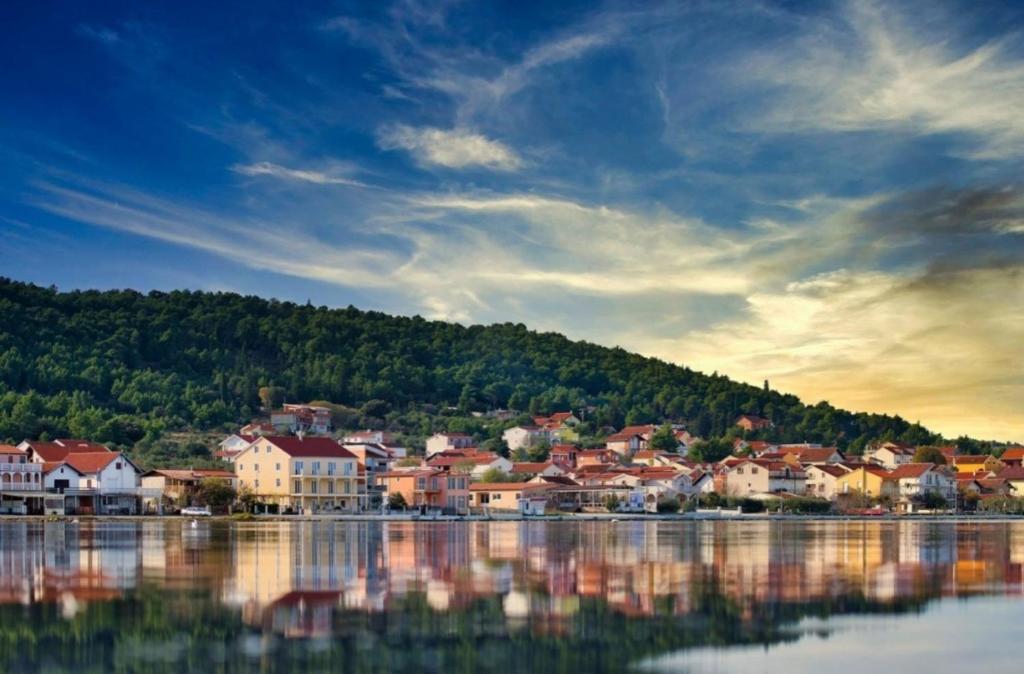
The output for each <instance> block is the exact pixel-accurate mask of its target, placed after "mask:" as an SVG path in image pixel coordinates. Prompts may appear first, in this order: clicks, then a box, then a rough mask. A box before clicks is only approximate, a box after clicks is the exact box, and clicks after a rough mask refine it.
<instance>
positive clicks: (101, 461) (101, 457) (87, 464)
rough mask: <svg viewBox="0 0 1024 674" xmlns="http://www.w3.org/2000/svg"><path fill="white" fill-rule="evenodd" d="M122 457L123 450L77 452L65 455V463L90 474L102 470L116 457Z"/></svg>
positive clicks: (85, 473) (84, 473)
mask: <svg viewBox="0 0 1024 674" xmlns="http://www.w3.org/2000/svg"><path fill="white" fill-rule="evenodd" d="M120 458H121V452H75V453H72V454H68V455H67V456H66V457H64V463H66V464H68V465H69V466H71V467H72V468H74V469H75V470H77V471H78V472H79V473H82V474H83V475H88V474H89V473H98V472H100V471H101V470H103V469H104V468H106V467H107V466H109V465H110V464H111V463H112V462H113V461H114V460H115V459H120Z"/></svg>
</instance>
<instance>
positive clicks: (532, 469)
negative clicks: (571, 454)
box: [509, 461, 567, 478]
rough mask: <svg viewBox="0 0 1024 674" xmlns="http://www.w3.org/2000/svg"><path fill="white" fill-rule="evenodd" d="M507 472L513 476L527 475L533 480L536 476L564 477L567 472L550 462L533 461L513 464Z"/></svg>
mask: <svg viewBox="0 0 1024 674" xmlns="http://www.w3.org/2000/svg"><path fill="white" fill-rule="evenodd" d="M509 472H510V473H512V474H514V475H528V476H529V477H530V478H533V477H536V476H538V475H540V476H543V477H550V476H555V475H565V473H566V472H567V471H566V470H565V469H564V468H562V467H561V466H559V465H558V464H556V463H554V462H552V461H533V462H520V463H513V464H512V467H511V468H510V469H509Z"/></svg>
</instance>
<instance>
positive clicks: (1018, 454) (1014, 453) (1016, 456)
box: [1000, 447, 1024, 461]
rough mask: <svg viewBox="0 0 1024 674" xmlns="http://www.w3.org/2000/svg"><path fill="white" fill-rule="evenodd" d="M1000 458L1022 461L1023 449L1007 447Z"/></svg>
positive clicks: (1023, 458) (1023, 459) (1023, 456)
mask: <svg viewBox="0 0 1024 674" xmlns="http://www.w3.org/2000/svg"><path fill="white" fill-rule="evenodd" d="M1000 458H1002V459H1003V460H1010V461H1024V447H1007V448H1006V451H1005V452H1003V455H1002V456H1001V457H1000Z"/></svg>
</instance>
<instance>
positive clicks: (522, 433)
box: [501, 426, 552, 452]
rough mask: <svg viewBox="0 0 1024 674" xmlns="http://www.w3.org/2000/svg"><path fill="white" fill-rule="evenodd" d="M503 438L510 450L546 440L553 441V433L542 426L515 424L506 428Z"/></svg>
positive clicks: (533, 445) (524, 447)
mask: <svg viewBox="0 0 1024 674" xmlns="http://www.w3.org/2000/svg"><path fill="white" fill-rule="evenodd" d="M501 439H502V440H504V441H505V444H506V445H508V448H509V450H511V451H513V452H514V451H516V450H518V449H529V448H531V447H536V446H537V445H540V444H543V443H545V442H551V439H552V433H551V432H550V431H548V430H547V429H545V428H541V427H540V426H513V427H512V428H506V429H505V432H504V433H502V434H501Z"/></svg>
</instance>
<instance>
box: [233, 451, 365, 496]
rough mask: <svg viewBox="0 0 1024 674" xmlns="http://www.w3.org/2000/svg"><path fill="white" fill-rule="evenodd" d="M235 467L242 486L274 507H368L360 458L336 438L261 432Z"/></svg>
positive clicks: (239, 485) (238, 457) (236, 459)
mask: <svg viewBox="0 0 1024 674" xmlns="http://www.w3.org/2000/svg"><path fill="white" fill-rule="evenodd" d="M235 473H236V475H237V476H238V488H239V489H240V490H241V489H249V490H251V491H252V493H253V494H254V495H255V496H256V498H257V500H258V501H259V502H260V503H261V504H263V505H264V506H270V507H271V508H273V509H280V510H286V509H287V510H292V511H297V512H304V513H325V512H326V513H330V512H347V513H355V512H360V511H362V510H365V509H366V508H367V507H368V503H367V498H368V497H367V492H366V477H365V474H364V473H363V472H361V471H360V470H359V460H358V458H357V457H356V455H355V454H353V453H352V452H351V451H349V450H348V449H346V448H345V447H343V446H341V445H340V444H338V443H337V442H335V441H334V440H332V439H330V438H323V437H302V436H268V437H263V438H259V439H258V440H256V441H255V442H253V443H252V444H251V445H249V447H247V448H246V449H245V450H243V451H242V453H241V454H239V455H238V456H237V457H236V458H235Z"/></svg>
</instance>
